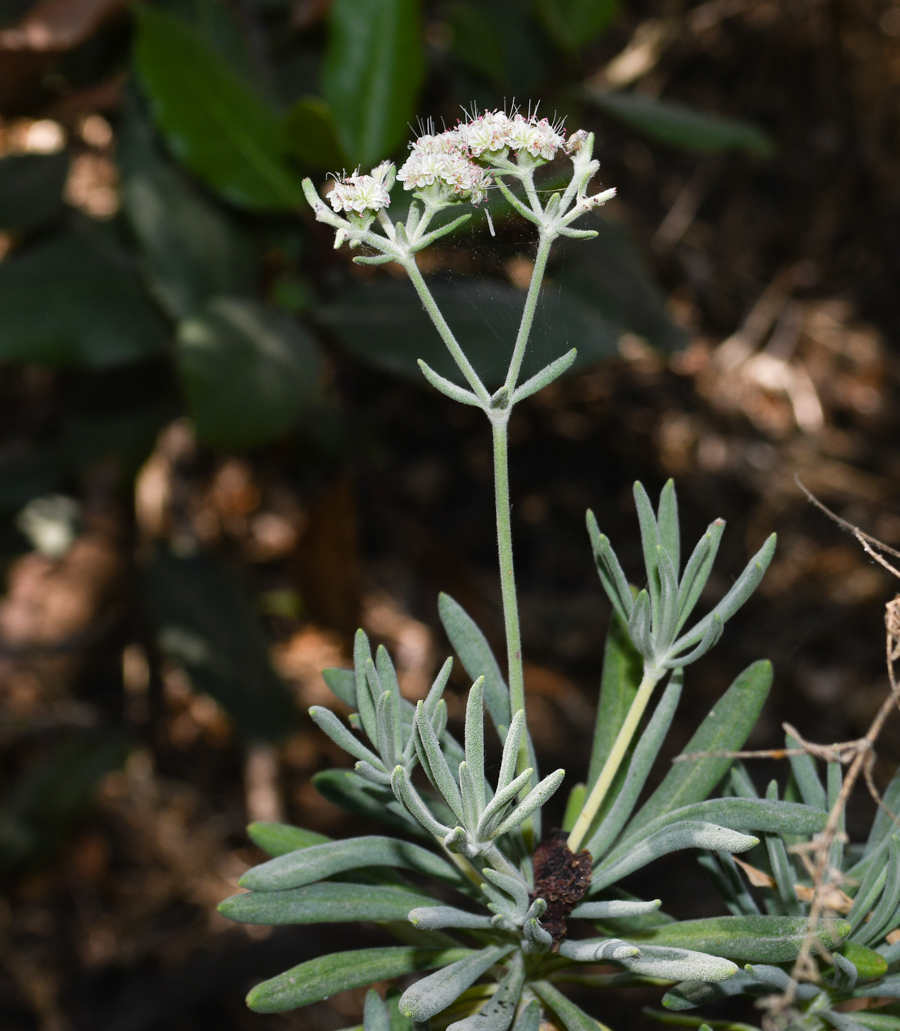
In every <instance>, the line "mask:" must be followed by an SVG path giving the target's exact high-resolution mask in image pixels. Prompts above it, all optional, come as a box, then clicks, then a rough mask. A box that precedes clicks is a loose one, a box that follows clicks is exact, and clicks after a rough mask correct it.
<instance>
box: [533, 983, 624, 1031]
mask: <svg viewBox="0 0 900 1031" xmlns="http://www.w3.org/2000/svg"><path fill="white" fill-rule="evenodd" d="M531 987H532V989H533V991H534V993H535V995H537V997H538V998H539V999H540V1000H541V1002H543V1003H544V1004H545V1005H546V1006H547V1008H548V1009H550V1010H552V1011H553V1013H554V1014H556V1017H557V1018H558V1019H559V1021H560V1022H561V1023H562V1025H563V1027H564V1028H565V1031H598V1028H599V1031H609V1028H608V1027H607V1026H606V1025H605V1024H601V1023H600V1021H599V1020H595V1019H594V1018H593V1017H589V1016H588V1015H587V1013H585V1012H584V1010H583V1009H582V1008H581V1007H580V1006H576V1005H575V1003H574V1002H572V1001H571V999H567V998H566V997H565V995H563V993H562V992H561V991H560V990H559V989H558V988H554V986H553V985H552V984H550V982H549V981H533V982H532V983H531Z"/></svg>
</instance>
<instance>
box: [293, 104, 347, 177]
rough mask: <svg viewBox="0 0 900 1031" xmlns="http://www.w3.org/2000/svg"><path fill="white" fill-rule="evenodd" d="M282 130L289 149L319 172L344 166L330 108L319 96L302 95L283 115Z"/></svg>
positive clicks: (305, 163) (341, 150) (345, 159)
mask: <svg viewBox="0 0 900 1031" xmlns="http://www.w3.org/2000/svg"><path fill="white" fill-rule="evenodd" d="M283 129H284V138H285V140H286V142H287V146H288V149H289V150H290V152H291V154H292V155H293V156H294V157H295V158H297V159H298V160H299V161H302V162H303V164H304V165H308V166H309V167H310V168H315V169H318V170H319V171H321V172H337V171H339V170H340V169H342V168H345V167H346V166H347V164H348V161H347V157H346V155H345V154H344V150H343V148H342V147H341V143H340V140H339V139H338V136H337V129H336V128H335V124H334V117H333V116H332V114H331V109H330V108H329V106H328V105H327V104H326V103H325V101H324V100H322V98H321V97H301V98H300V99H299V100H298V101H297V102H296V103H295V104H294V106H293V107H292V108H291V109H290V111H288V113H287V114H286V115H285V116H284V122H283Z"/></svg>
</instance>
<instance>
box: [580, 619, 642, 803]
mask: <svg viewBox="0 0 900 1031" xmlns="http://www.w3.org/2000/svg"><path fill="white" fill-rule="evenodd" d="M643 672H644V660H643V659H642V658H641V656H640V655H639V654H638V652H637V650H636V649H635V647H634V645H633V644H632V643H631V639H630V638H629V636H628V631H627V630H626V627H625V620H624V619H623V618H622V617H621V616H620V615H619V614H618V613H615V612H614V613H613V614H612V615H611V616H610V621H609V630H608V631H607V634H606V649H605V651H604V653H603V674H602V677H601V680H600V703H599V705H598V706H597V722H596V725H595V727H594V740H593V744H592V746H591V763H590V766H589V768H588V776H587V789H588V791H590V789H591V788H592V787H593V785H594V784H595V783H596V781H597V778H598V777H599V776H600V771H601V770H602V769H603V765H604V763H605V762H606V760H607V758H608V757H609V753H610V751H611V750H612V746H613V743H614V742H615V740H616V736H617V735H618V733H619V730H620V729H621V727H622V724H623V723H624V722H625V717H626V716H627V715H628V711H629V710H630V708H631V705H632V702H633V701H634V696H635V695H636V694H637V690H638V687H639V686H640V683H641V678H642V676H643Z"/></svg>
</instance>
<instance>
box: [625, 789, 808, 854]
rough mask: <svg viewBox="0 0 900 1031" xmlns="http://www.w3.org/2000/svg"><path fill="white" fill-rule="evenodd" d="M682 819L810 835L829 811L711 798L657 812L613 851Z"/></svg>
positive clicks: (775, 802) (776, 803) (781, 804)
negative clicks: (659, 813)
mask: <svg viewBox="0 0 900 1031" xmlns="http://www.w3.org/2000/svg"><path fill="white" fill-rule="evenodd" d="M682 820H706V821H707V822H709V823H717V824H719V825H720V826H722V827H731V828H732V830H736V831H765V832H766V833H769V834H802V835H803V836H804V837H812V835H814V834H818V833H819V832H820V831H822V830H824V829H825V824H826V822H827V820H828V814H827V813H823V812H822V811H821V810H820V809H813V808H812V806H808V805H801V804H800V803H799V802H780V801H768V800H763V799H756V798H711V799H708V800H707V801H705V802H693V803H691V804H690V805H687V806H682V807H681V808H680V809H673V810H672V811H671V812H668V813H663V814H662V815H661V816H657V818H656V819H655V820H653V821H652V822H651V823H647V824H644V825H642V826H641V828H640V829H639V830H638V831H636V832H632V830H631V828H629V830H628V833H627V834H626V835H623V836H622V838H621V839H620V842H619V844H618V845H617V847H616V851H615V853H613V854H614V855H616V856H618V855H619V854H620V853H624V852H627V851H628V848H629V845H630V843H631V842H632V841H634V840H636V839H637V838H643V837H646V836H648V835H650V834H655V833H656V831H658V830H661V829H662V828H663V827H666V826H668V825H669V824H672V823H680V822H681V821H682Z"/></svg>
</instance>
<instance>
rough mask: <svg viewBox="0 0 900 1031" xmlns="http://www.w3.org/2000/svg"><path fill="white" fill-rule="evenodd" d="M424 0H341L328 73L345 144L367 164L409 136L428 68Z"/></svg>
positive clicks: (332, 26) (333, 19)
mask: <svg viewBox="0 0 900 1031" xmlns="http://www.w3.org/2000/svg"><path fill="white" fill-rule="evenodd" d="M420 20H421V11H420V5H419V3H418V0H335V2H334V3H333V4H332V5H331V8H330V10H329V15H328V21H329V38H328V47H327V50H326V53H325V65H324V68H323V74H322V88H323V92H324V94H325V99H326V100H327V101H328V104H329V106H330V108H331V111H332V114H333V115H334V122H335V127H336V129H337V133H338V137H339V139H340V141H341V145H342V146H343V148H344V151H345V152H346V153H347V155H348V156H349V157H350V159H351V160H352V161H355V162H357V163H359V164H360V165H361V166H363V169H364V171H368V170H369V168H370V167H371V166H372V165H374V164H375V162H377V161H379V160H380V159H381V158H383V157H385V156H386V155H387V154H389V153H390V152H391V151H392V150H394V148H395V147H396V146H397V145H398V144H399V143H400V142H401V141H402V140H403V139H405V138H406V134H407V132H408V126H409V123H410V122H411V121H412V119H413V116H414V114H415V109H416V101H417V98H418V92H419V86H420V84H421V81H422V75H423V71H424V54H423V36H422V32H421V26H420Z"/></svg>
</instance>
